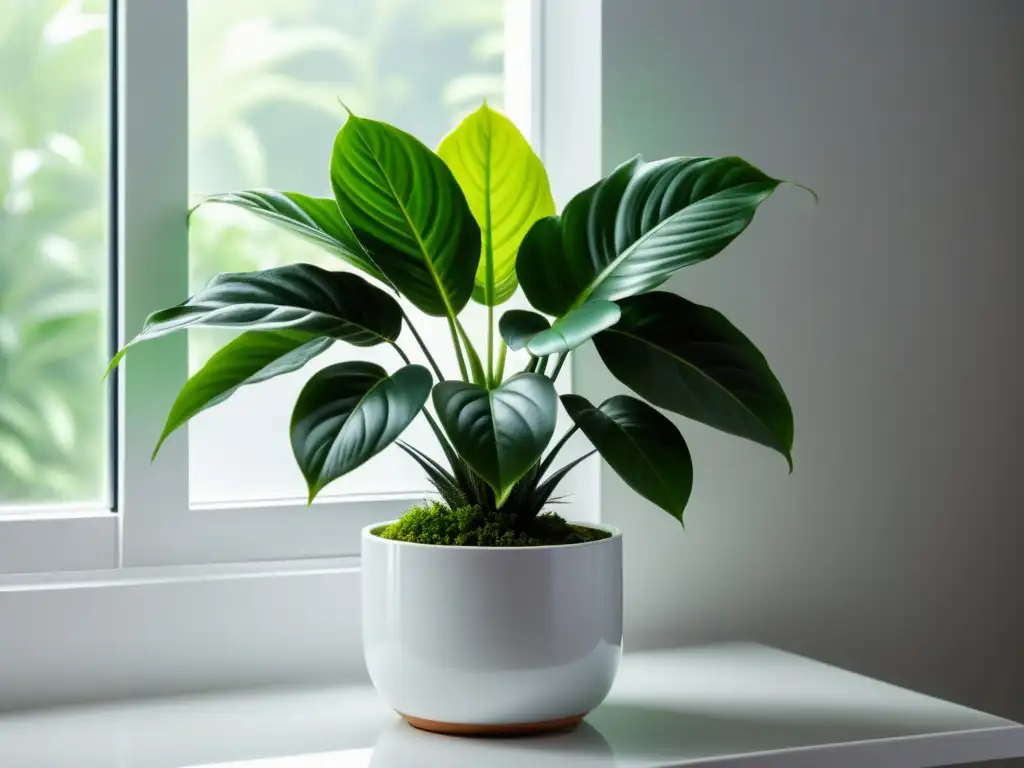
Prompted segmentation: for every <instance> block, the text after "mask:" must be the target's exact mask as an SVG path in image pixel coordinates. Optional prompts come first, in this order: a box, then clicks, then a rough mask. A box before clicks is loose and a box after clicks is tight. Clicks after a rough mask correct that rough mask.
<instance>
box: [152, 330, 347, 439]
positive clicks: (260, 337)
mask: <svg viewBox="0 0 1024 768" xmlns="http://www.w3.org/2000/svg"><path fill="white" fill-rule="evenodd" d="M333 343H334V339H332V338H330V337H329V336H316V335H314V334H310V333H304V332H302V331H247V332H245V333H243V334H242V335H241V336H239V337H238V338H237V339H234V340H233V341H231V342H230V343H229V344H227V345H225V346H224V347H223V348H221V349H220V350H219V351H218V352H217V353H216V354H214V355H213V356H212V357H211V358H210V359H209V360H208V361H207V363H206V365H204V366H203V367H202V368H201V369H200V370H199V371H198V372H197V373H196V374H195V375H194V376H192V377H191V378H190V379H189V380H188V381H187V382H186V383H185V386H184V387H182V389H181V392H179V393H178V397H177V398H176V399H175V401H174V405H173V406H171V412H170V414H169V415H168V416H167V423H166V424H165V425H164V430H163V433H162V434H161V435H160V440H159V441H158V442H157V444H156V448H154V449H153V458H156V455H157V453H158V452H159V451H160V446H161V445H163V444H164V441H165V440H166V439H167V438H168V437H169V436H170V435H171V433H173V432H174V430H176V429H178V427H181V426H183V425H184V424H185V423H186V422H188V420H189V419H191V418H192V417H193V416H195V415H196V414H198V413H200V412H202V411H204V410H206V409H207V408H212V407H213V406H215V405H217V404H218V403H222V402H224V401H225V400H227V399H228V398H229V397H231V395H233V394H234V393H235V390H237V389H238V388H239V387H242V386H247V385H250V384H259V383H260V382H261V381H267V380H268V379H272V378H274V377H275V376H280V375H282V374H285V373H291V372H292V371H297V370H299V369H300V368H301V367H302V366H304V365H305V364H306V363H308V362H309V361H310V360H312V359H313V358H314V357H316V356H317V355H319V354H320V353H321V352H323V351H325V350H326V349H327V348H328V347H330V346H331V344H333Z"/></svg>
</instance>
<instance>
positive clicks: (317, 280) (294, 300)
mask: <svg viewBox="0 0 1024 768" xmlns="http://www.w3.org/2000/svg"><path fill="white" fill-rule="evenodd" d="M194 325H202V326H212V327H218V328H258V329H261V330H285V329H287V330H292V331H304V332H306V333H311V334H316V335H318V336H330V337H331V338H334V339H341V340H342V341H347V342H348V343H349V344H355V345H356V346H359V347H371V346H373V345H375V344H380V343H381V342H387V341H394V340H395V339H397V338H398V334H399V332H400V331H401V330H402V308H401V306H399V304H398V302H397V301H395V299H394V298H392V297H391V295H390V294H388V293H386V292H385V291H382V290H381V289H380V288H376V287H374V286H373V285H371V284H370V283H368V282H367V281H366V280H364V279H363V278H361V277H359V276H358V275H354V274H351V273H348V272H330V271H328V270H326V269H320V268H319V267H314V266H313V265H311V264H290V265H288V266H284V267H276V268H274V269H265V270H263V271H261V272H228V273H225V274H222V275H218V276H217V277H215V278H214V279H213V280H211V281H210V284H209V285H207V286H206V288H204V289H203V290H201V291H200V292H199V293H197V294H196V295H195V296H193V297H192V298H190V299H189V300H188V301H186V302H184V303H183V304H179V305H178V306H176V307H171V308H170V309H163V310H160V311H159V312H154V313H153V314H152V315H150V316H149V318H147V320H146V324H145V325H144V326H143V329H142V332H141V333H139V335H138V336H136V337H135V338H134V339H132V340H131V341H130V342H129V343H128V344H127V345H126V346H125V347H124V349H122V350H121V351H120V352H118V353H117V355H116V356H115V357H114V359H113V361H111V363H110V368H109V369H108V370H107V373H110V371H111V370H113V369H114V368H115V367H116V366H117V364H118V363H119V362H120V361H121V358H122V357H124V354H125V352H126V351H127V350H128V347H130V346H131V345H132V344H136V343H138V342H140V341H147V340H149V339H155V338H158V337H160V336H164V335H166V334H168V333H172V332H174V331H177V330H180V329H182V328H188V327H190V326H194Z"/></svg>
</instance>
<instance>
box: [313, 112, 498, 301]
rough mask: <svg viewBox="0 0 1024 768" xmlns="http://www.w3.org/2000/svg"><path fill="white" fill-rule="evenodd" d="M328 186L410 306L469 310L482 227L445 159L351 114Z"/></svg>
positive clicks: (339, 140)
mask: <svg viewBox="0 0 1024 768" xmlns="http://www.w3.org/2000/svg"><path fill="white" fill-rule="evenodd" d="M331 184H332V186H333V187H334V197H335V199H336V200H337V202H338V207H339V208H340V209H341V213H342V215H343V216H344V217H345V220H346V221H347V222H348V223H349V224H350V225H351V226H352V230H353V232H354V233H355V235H356V237H357V239H358V240H359V242H360V243H362V244H363V245H364V246H366V249H367V250H368V251H369V253H370V255H371V256H372V258H373V262H374V264H376V265H377V267H379V268H380V270H381V272H383V273H384V274H385V275H386V276H387V278H388V280H390V282H391V283H392V284H394V285H395V287H396V288H398V290H399V291H400V292H401V293H402V294H404V295H405V296H406V297H407V298H408V299H409V301H411V302H412V303H413V304H415V305H416V306H417V307H419V308H420V309H421V310H423V311H424V312H426V313H427V314H428V315H434V316H437V317H451V318H454V317H455V316H456V315H457V314H458V313H459V312H460V311H461V310H462V308H463V307H465V306H466V303H467V302H468V301H469V297H470V295H471V294H472V292H473V276H474V275H475V274H476V269H477V264H478V262H479V261H480V227H478V226H477V223H476V221H474V219H473V214H472V213H471V212H470V210H469V206H468V205H467V204H466V198H465V196H463V194H462V190H461V189H460V188H459V185H458V182H456V181H455V177H454V176H453V175H452V172H451V171H450V170H449V169H448V166H447V165H445V164H444V161H443V160H441V158H439V157H438V156H437V155H435V154H434V153H433V152H431V151H430V150H429V149H427V147H426V146H424V145H423V144H422V142H420V141H419V139H417V138H415V137H414V136H410V135H409V134H408V133H405V132H404V131H400V130H398V129H397V128H394V127H392V126H390V125H387V124H385V123H379V122H377V121H375V120H366V119H364V118H361V117H355V116H354V115H353V116H350V117H349V118H348V121H347V122H346V123H345V125H344V127H343V128H342V129H341V130H340V131H339V132H338V136H337V138H336V139H335V141H334V155H333V157H332V158H331Z"/></svg>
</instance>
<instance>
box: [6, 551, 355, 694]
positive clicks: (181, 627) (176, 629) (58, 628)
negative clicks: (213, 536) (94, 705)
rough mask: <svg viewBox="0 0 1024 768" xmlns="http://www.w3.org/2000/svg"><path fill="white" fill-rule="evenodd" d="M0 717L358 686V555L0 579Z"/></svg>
mask: <svg viewBox="0 0 1024 768" xmlns="http://www.w3.org/2000/svg"><path fill="white" fill-rule="evenodd" d="M0 616H3V617H4V631H3V632H2V633H0V668H2V669H4V683H3V686H0V710H10V709H15V708H27V707H41V706H50V705H55V704H67V703H75V702H85V701H98V700H110V699H122V698H130V697H139V696H159V695H171V694H181V693H193V692H196V691H208V690H214V689H223V688H233V687H248V686H254V685H276V684H286V683H287V684H302V683H321V684H322V683H325V682H339V681H346V680H348V681H351V680H363V679H365V674H366V673H365V671H364V668H363V661H362V651H361V642H360V636H359V621H358V616H359V570H358V558H338V559H330V560H298V561H290V562H283V563H280V562H279V563H253V564H239V565H208V566H182V567H157V568H127V569H121V570H106V571H93V572H89V573H80V574H68V573H63V574H47V575H25V576H5V577H0Z"/></svg>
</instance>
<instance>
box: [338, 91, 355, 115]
mask: <svg viewBox="0 0 1024 768" xmlns="http://www.w3.org/2000/svg"><path fill="white" fill-rule="evenodd" d="M337 98H338V103H339V104H341V106H342V107H343V108H344V110H345V111H346V112H348V116H349V117H355V116H356V113H355V112H353V111H352V110H351V109H349V106H348V104H346V103H345V102H344V101H342V100H341V96H338V97H337Z"/></svg>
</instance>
